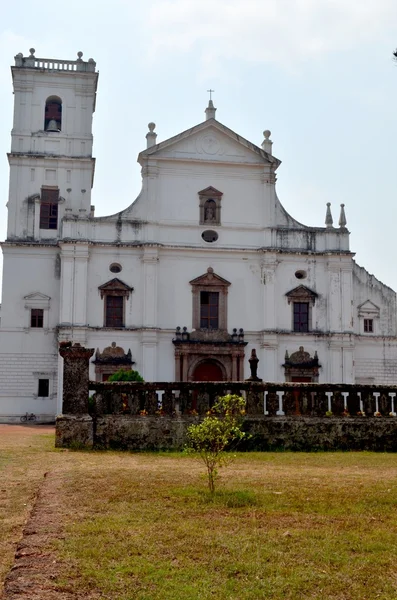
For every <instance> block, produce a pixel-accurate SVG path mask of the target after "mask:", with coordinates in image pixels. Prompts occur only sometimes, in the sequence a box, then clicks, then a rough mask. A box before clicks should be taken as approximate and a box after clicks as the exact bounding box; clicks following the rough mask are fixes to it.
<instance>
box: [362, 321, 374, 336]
mask: <svg viewBox="0 0 397 600" xmlns="http://www.w3.org/2000/svg"><path fill="white" fill-rule="evenodd" d="M373 332H374V320H373V319H364V333H373Z"/></svg>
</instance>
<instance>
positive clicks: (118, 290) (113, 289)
mask: <svg viewBox="0 0 397 600" xmlns="http://www.w3.org/2000/svg"><path fill="white" fill-rule="evenodd" d="M98 290H99V291H100V292H101V298H103V296H104V295H105V294H109V295H110V294H111V295H119V296H127V298H128V297H129V295H130V292H133V291H134V288H132V287H130V286H129V285H127V284H126V283H124V281H121V279H119V278H118V277H114V279H111V280H110V281H107V282H106V283H103V284H102V285H100V286H99V287H98Z"/></svg>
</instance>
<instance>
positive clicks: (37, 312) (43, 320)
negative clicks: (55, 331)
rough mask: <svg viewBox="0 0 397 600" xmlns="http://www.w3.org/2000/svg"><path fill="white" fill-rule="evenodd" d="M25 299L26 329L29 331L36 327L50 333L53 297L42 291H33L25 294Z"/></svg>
mask: <svg viewBox="0 0 397 600" xmlns="http://www.w3.org/2000/svg"><path fill="white" fill-rule="evenodd" d="M24 300H25V316H24V331H25V332H26V333H28V332H29V331H31V329H35V330H36V331H37V330H43V332H44V333H45V334H46V333H48V331H49V313H50V301H51V298H50V297H49V296H46V295H45V294H42V293H41V292H33V293H32V294H28V295H27V296H24Z"/></svg>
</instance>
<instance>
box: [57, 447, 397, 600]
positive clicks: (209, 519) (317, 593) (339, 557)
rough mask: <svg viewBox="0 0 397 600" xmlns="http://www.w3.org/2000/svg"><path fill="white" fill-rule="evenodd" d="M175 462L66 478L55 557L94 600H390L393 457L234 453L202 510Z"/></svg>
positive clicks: (200, 497)
mask: <svg viewBox="0 0 397 600" xmlns="http://www.w3.org/2000/svg"><path fill="white" fill-rule="evenodd" d="M201 472H202V468H200V466H199V465H198V464H197V463H196V462H195V461H192V460H191V459H188V458H184V457H180V456H178V455H175V456H173V455H168V456H167V455H166V456H161V455H128V454H116V453H113V454H103V455H100V456H98V460H97V464H96V465H94V464H91V467H90V469H87V468H86V467H85V466H84V465H81V467H80V469H78V470H77V471H75V472H74V473H73V474H71V478H70V479H69V484H68V488H67V491H66V492H67V498H66V502H67V504H69V505H71V506H73V509H72V510H70V511H69V512H68V513H65V515H64V518H65V522H67V523H68V526H67V531H68V535H67V538H66V540H65V543H64V544H63V545H62V547H60V548H59V551H60V552H61V554H62V556H63V557H64V560H65V561H67V562H69V564H70V565H71V570H70V571H68V572H65V577H66V578H69V577H70V574H71V573H72V571H73V569H74V568H78V569H79V571H80V573H81V578H79V580H78V585H79V586H83V588H80V589H89V588H90V587H94V588H96V589H99V590H100V591H101V594H102V597H103V598H111V599H117V600H127V599H128V600H129V599H131V598H136V599H139V600H149V599H150V600H156V599H158V600H160V599H161V600H167V599H171V598H172V599H175V598H178V599H179V598H181V599H186V600H188V599H192V600H193V599H198V598H203V599H204V598H205V599H206V598H217V599H219V600H223V599H224V600H226V599H227V600H229V599H235V600H245V599H252V600H254V599H258V598H272V599H280V600H281V599H283V600H284V599H298V598H322V599H331V598H332V599H352V598H354V599H357V600H361V599H362V600H364V599H368V600H369V599H371V600H372V598H383V599H394V598H396V597H397V587H396V580H395V577H394V572H395V568H394V562H395V553H396V550H397V548H396V540H397V537H396V534H397V531H396V529H397V526H396V518H395V517H396V503H397V490H396V487H395V481H396V475H397V457H395V456H394V455H380V454H378V455H375V454H364V453H363V454H347V453H346V454H342V453H339V454H290V453H285V454H249V455H247V454H245V455H240V456H239V458H238V461H237V462H236V463H235V465H234V466H233V467H232V468H230V469H229V470H228V474H227V481H228V482H229V483H228V484H227V485H226V479H225V485H224V486H223V488H222V490H221V492H220V493H219V494H216V495H215V497H214V499H213V501H212V500H211V499H210V497H209V496H208V495H207V494H206V492H205V485H206V483H205V481H204V480H203V479H202V478H201V477H200V473H201Z"/></svg>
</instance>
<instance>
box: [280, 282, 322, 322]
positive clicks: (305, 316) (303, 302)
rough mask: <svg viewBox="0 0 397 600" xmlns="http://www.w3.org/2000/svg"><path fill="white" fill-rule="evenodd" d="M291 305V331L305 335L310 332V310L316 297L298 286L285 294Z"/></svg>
mask: <svg viewBox="0 0 397 600" xmlns="http://www.w3.org/2000/svg"><path fill="white" fill-rule="evenodd" d="M286 296H287V299H288V304H292V331H295V332H297V333H306V332H308V331H311V330H312V308H313V306H314V304H315V302H316V298H317V297H318V295H317V294H316V292H313V291H312V290H310V289H309V288H307V287H306V286H304V285H299V286H298V287H296V288H294V289H293V290H291V291H290V292H288V293H287V294H286Z"/></svg>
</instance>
